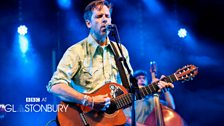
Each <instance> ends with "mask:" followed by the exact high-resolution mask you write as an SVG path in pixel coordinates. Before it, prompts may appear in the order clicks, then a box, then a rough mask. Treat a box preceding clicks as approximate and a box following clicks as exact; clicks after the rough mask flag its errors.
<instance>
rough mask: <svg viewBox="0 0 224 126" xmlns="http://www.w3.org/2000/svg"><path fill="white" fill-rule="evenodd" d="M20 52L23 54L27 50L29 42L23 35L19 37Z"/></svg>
mask: <svg viewBox="0 0 224 126" xmlns="http://www.w3.org/2000/svg"><path fill="white" fill-rule="evenodd" d="M19 46H20V51H21V52H22V53H23V54H25V53H26V52H27V51H28V49H29V41H28V39H27V38H26V36H24V35H19Z"/></svg>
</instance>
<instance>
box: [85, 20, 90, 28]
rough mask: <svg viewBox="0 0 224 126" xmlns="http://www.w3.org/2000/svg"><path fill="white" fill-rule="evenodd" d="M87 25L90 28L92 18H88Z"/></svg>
mask: <svg viewBox="0 0 224 126" xmlns="http://www.w3.org/2000/svg"><path fill="white" fill-rule="evenodd" d="M86 26H87V27H88V28H91V22H90V20H86Z"/></svg>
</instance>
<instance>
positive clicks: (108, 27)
mask: <svg viewBox="0 0 224 126" xmlns="http://www.w3.org/2000/svg"><path fill="white" fill-rule="evenodd" d="M115 28H116V25H115V24H109V25H107V26H106V30H107V31H114V30H115Z"/></svg>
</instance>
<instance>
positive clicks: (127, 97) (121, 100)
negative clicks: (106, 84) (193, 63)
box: [111, 74, 177, 110]
mask: <svg viewBox="0 0 224 126" xmlns="http://www.w3.org/2000/svg"><path fill="white" fill-rule="evenodd" d="M162 81H166V82H169V83H172V82H175V81H177V79H176V77H175V74H173V75H170V76H167V77H165V78H163V79H162ZM157 83H158V81H157V82H153V83H152V84H149V85H147V86H145V87H142V88H140V89H139V91H138V92H137V93H136V96H138V95H140V97H141V98H144V97H145V96H147V95H149V94H153V93H156V92H157V91H158V90H159V87H158V85H157ZM141 98H137V100H140V99H141ZM132 101H133V100H132V94H131V93H127V94H124V95H120V96H118V97H116V98H114V99H112V100H111V103H112V104H114V105H115V106H114V105H113V106H114V107H115V108H114V109H117V110H118V109H121V108H127V107H129V106H131V103H132Z"/></svg>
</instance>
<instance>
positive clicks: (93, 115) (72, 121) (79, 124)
mask: <svg viewBox="0 0 224 126" xmlns="http://www.w3.org/2000/svg"><path fill="white" fill-rule="evenodd" d="M127 93H128V92H127V91H126V89H125V88H124V87H123V86H121V85H119V84H116V83H108V84H105V85H104V86H103V87H101V88H100V89H98V90H97V91H95V92H93V93H91V94H87V95H88V96H96V95H104V94H108V96H109V97H110V98H111V99H113V98H114V97H118V96H119V95H121V94H127ZM60 104H61V105H63V106H67V105H68V108H67V109H66V112H63V111H58V117H57V118H58V125H59V126H84V123H83V121H82V118H81V116H80V112H79V111H80V109H81V111H82V112H83V113H84V116H85V118H86V121H87V123H88V124H89V125H90V126H114V125H124V124H125V122H126V117H125V115H124V112H123V111H122V109H119V110H117V111H115V112H114V113H110V114H108V113H106V112H103V111H96V110H93V109H91V108H90V107H85V106H82V105H80V104H75V103H66V102H61V103H60Z"/></svg>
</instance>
